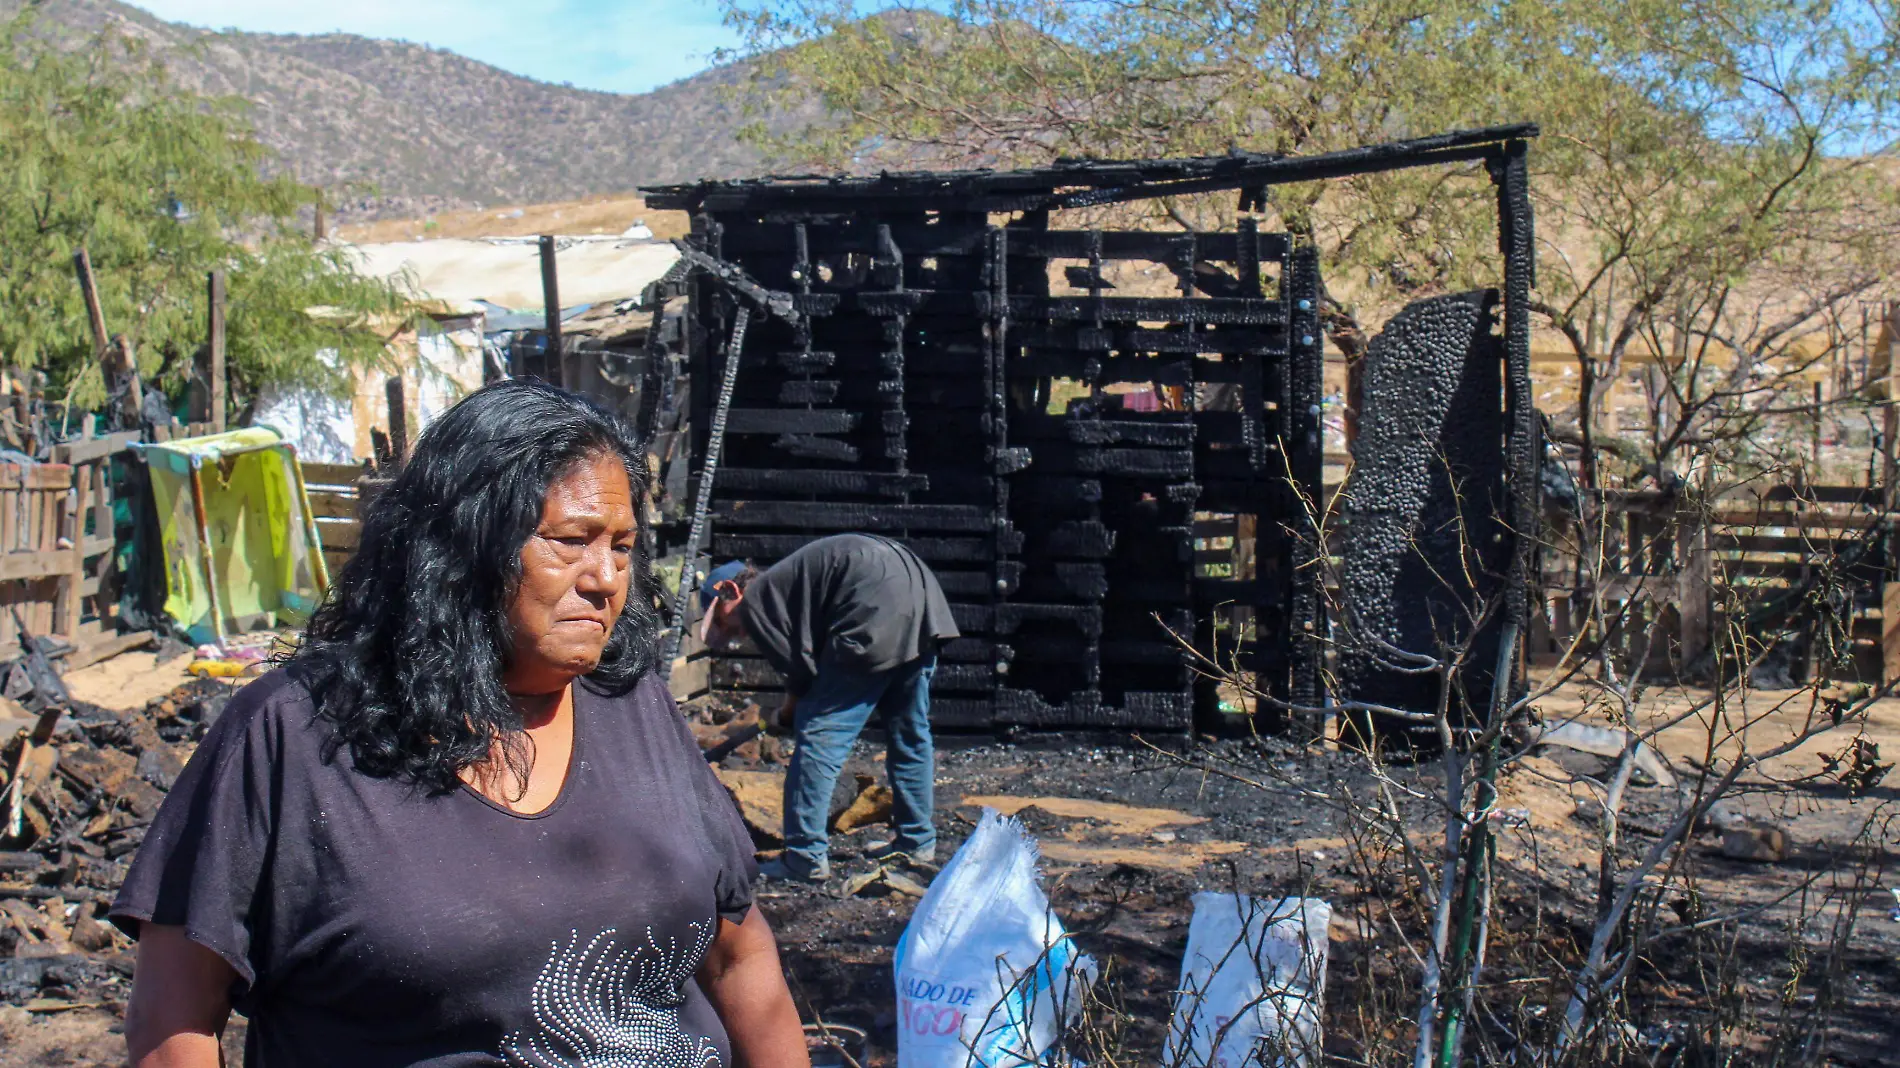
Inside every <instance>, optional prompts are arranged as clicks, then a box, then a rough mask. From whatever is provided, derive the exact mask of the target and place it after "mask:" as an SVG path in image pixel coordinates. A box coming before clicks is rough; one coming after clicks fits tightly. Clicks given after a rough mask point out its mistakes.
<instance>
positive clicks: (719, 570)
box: [699, 560, 745, 642]
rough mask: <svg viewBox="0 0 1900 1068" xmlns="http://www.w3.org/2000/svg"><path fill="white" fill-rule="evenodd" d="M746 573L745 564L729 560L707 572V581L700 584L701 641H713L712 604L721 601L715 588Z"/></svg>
mask: <svg viewBox="0 0 1900 1068" xmlns="http://www.w3.org/2000/svg"><path fill="white" fill-rule="evenodd" d="M743 571H745V563H744V561H740V560H728V561H726V562H725V563H723V564H720V565H719V566H718V567H715V568H713V569H712V570H711V571H708V572H706V578H705V581H703V582H701V583H700V584H699V640H700V641H702V642H707V641H711V640H712V622H713V613H712V604H713V602H714V601H716V600H718V599H719V594H718V593H717V592H715V591H714V589H713V587H715V586H717V585H719V584H720V583H721V582H728V581H731V580H732V579H736V578H738V577H739V575H740V573H742V572H743Z"/></svg>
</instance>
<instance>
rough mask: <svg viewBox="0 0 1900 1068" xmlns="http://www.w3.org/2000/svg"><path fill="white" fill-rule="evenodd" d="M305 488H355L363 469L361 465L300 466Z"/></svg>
mask: <svg viewBox="0 0 1900 1068" xmlns="http://www.w3.org/2000/svg"><path fill="white" fill-rule="evenodd" d="M300 466H301V467H302V468H303V482H304V485H305V486H348V487H350V488H352V489H354V488H355V486H356V480H357V479H359V478H362V477H363V475H364V472H365V468H364V467H363V465H361V464H309V463H307V464H302V465H300Z"/></svg>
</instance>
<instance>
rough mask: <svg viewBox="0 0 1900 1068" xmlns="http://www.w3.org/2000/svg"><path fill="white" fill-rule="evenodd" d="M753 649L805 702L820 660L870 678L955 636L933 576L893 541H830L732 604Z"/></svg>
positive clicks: (771, 571)
mask: <svg viewBox="0 0 1900 1068" xmlns="http://www.w3.org/2000/svg"><path fill="white" fill-rule="evenodd" d="M739 611H740V614H741V618H743V619H744V621H745V626H746V632H747V633H748V634H750V635H751V637H752V643H753V644H754V645H756V646H758V648H759V652H760V653H762V654H764V656H765V659H766V660H768V661H769V662H771V664H772V666H773V667H774V668H776V669H777V670H778V673H779V674H780V675H782V676H784V678H785V688H786V689H787V690H789V691H791V693H793V694H794V695H796V696H801V697H802V696H804V694H805V693H806V692H807V691H809V690H810V689H811V684H812V680H813V679H815V678H817V676H818V664H819V662H820V661H821V660H822V661H827V662H829V663H832V664H836V665H838V666H839V667H843V668H847V669H850V670H853V671H862V672H867V673H870V672H878V671H889V670H890V669H892V668H894V667H897V666H899V665H900V664H907V663H910V662H911V661H913V660H916V659H917V658H919V657H921V656H923V655H924V654H926V653H929V652H932V651H934V650H935V649H936V646H937V643H939V642H944V641H948V640H950V639H951V638H955V637H957V635H958V631H957V624H956V621H955V620H954V619H953V618H952V617H951V615H950V602H949V601H947V600H945V599H944V596H943V587H942V586H940V585H939V584H938V583H937V576H936V575H933V574H931V572H930V568H929V567H928V566H926V565H925V564H924V562H923V561H922V560H920V559H918V557H917V554H916V553H914V552H912V551H911V550H910V549H909V548H908V547H907V546H905V545H904V544H902V543H901V542H896V541H892V540H891V539H889V538H880V537H876V536H874V535H870V534H834V535H832V536H831V537H829V538H820V539H819V540H817V541H814V542H812V543H811V544H809V545H806V546H804V547H802V548H800V549H799V550H798V551H797V552H794V553H792V554H791V555H790V556H787V557H786V558H785V559H783V560H780V561H779V562H778V563H776V564H773V565H772V566H771V567H770V568H768V569H766V571H765V572H764V573H762V574H760V575H759V576H758V577H757V578H754V579H753V580H752V582H751V584H750V585H748V586H747V587H746V590H745V600H743V601H741V602H740V603H739Z"/></svg>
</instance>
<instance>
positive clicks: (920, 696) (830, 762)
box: [785, 652, 937, 874]
mask: <svg viewBox="0 0 1900 1068" xmlns="http://www.w3.org/2000/svg"><path fill="white" fill-rule="evenodd" d="M936 673H937V655H936V654H935V653H934V652H933V653H929V654H926V655H925V656H923V657H920V658H918V659H916V660H913V661H911V662H910V663H908V664H901V665H899V666H897V667H895V668H892V669H891V670H889V671H879V672H874V673H866V672H862V671H850V670H847V669H844V668H839V667H837V666H835V665H833V664H831V663H830V661H829V660H821V661H820V662H819V664H818V677H817V678H816V679H814V680H813V681H812V686H811V691H810V692H809V693H807V694H805V696H803V697H801V698H799V699H798V708H797V710H796V711H795V713H794V715H793V723H794V724H795V726H796V730H797V739H798V748H797V749H796V750H794V751H793V753H792V766H791V769H790V771H789V772H788V773H787V774H786V777H785V854H786V856H785V861H786V864H787V866H788V867H791V868H792V869H793V870H794V871H797V872H799V873H801V874H803V873H805V872H809V871H811V870H812V869H813V868H816V867H818V866H820V865H822V864H824V863H825V862H826V860H827V850H828V849H829V847H830V839H829V837H828V836H827V835H826V833H825V824H826V821H827V820H828V819H829V817H830V815H831V792H832V790H833V789H835V788H836V786H837V784H838V772H839V770H840V769H842V768H843V767H844V761H845V758H846V757H847V756H849V755H850V754H851V743H852V742H855V741H857V738H858V734H859V733H860V732H861V731H863V730H864V725H865V724H866V723H867V722H869V721H870V718H871V713H872V712H873V711H876V712H877V713H878V714H879V715H880V716H881V717H882V719H883V722H884V729H885V731H886V732H887V733H889V735H890V747H889V749H888V750H887V751H886V754H885V758H884V763H885V771H886V772H887V773H888V774H889V775H890V779H891V794H892V795H893V800H892V803H891V822H892V824H893V825H894V827H895V828H896V830H897V844H898V847H899V848H900V849H906V850H910V849H922V848H924V847H926V846H931V845H935V844H936V841H937V828H936V824H935V823H934V822H932V821H933V816H934V813H935V808H936V804H935V797H934V791H935V786H936V778H937V766H936V756H935V754H934V753H933V752H932V749H931V744H930V678H931V676H932V675H935V674H936Z"/></svg>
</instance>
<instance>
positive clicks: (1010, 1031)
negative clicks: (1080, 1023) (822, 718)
mask: <svg viewBox="0 0 1900 1068" xmlns="http://www.w3.org/2000/svg"><path fill="white" fill-rule="evenodd" d="M1036 860H1037V854H1036V843H1035V839H1034V838H1032V837H1030V835H1029V833H1028V832H1027V831H1025V830H1023V827H1022V825H1021V824H1019V823H1017V822H1016V821H1015V820H1014V819H1006V818H1003V817H1000V816H998V815H997V814H996V812H995V810H993V809H987V808H986V809H984V810H983V817H982V819H981V820H979V821H978V822H977V825H976V831H975V832H974V833H973V834H971V835H970V838H969V840H968V841H966V842H964V843H963V848H961V849H959V850H957V854H956V856H954V857H952V858H950V863H949V864H947V865H945V866H944V869H943V872H942V873H941V874H939V875H938V876H937V878H936V881H935V882H933V883H931V885H930V890H929V892H927V893H926V894H924V899H923V900H922V901H921V902H919V903H918V905H917V911H916V913H915V914H913V915H912V916H911V918H910V923H909V925H908V926H906V927H905V928H904V935H903V937H902V938H900V939H899V940H898V942H897V953H896V972H897V1066H898V1068H966V1066H969V1065H974V1066H978V1068H1022V1066H1024V1065H1032V1064H1038V1063H1040V1062H1041V1061H1042V1059H1043V1057H1044V1056H1045V1055H1046V1054H1047V1053H1048V1052H1049V1050H1050V1049H1051V1047H1053V1046H1054V1045H1055V1042H1056V1039H1057V1038H1058V1037H1060V1036H1061V1034H1062V1030H1063V1028H1064V1027H1065V1026H1066V1025H1067V1024H1068V1023H1069V1022H1070V1021H1071V1020H1073V1019H1074V1017H1075V1014H1076V1013H1077V1011H1079V1010H1080V1008H1081V1001H1082V995H1083V994H1084V993H1086V992H1087V990H1088V987H1089V985H1090V984H1091V983H1093V982H1094V981H1095V962H1094V961H1092V960H1090V959H1089V958H1088V957H1086V956H1083V955H1082V954H1081V953H1080V952H1079V951H1077V949H1076V947H1075V943H1074V942H1072V941H1070V939H1069V936H1068V935H1067V934H1066V933H1065V932H1064V931H1063V929H1062V923H1061V921H1060V920H1058V919H1056V915H1055V913H1054V912H1051V911H1050V909H1049V899H1048V898H1047V897H1045V896H1044V895H1043V892H1042V886H1041V878H1040V874H1039V873H1038V871H1037V870H1036Z"/></svg>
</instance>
